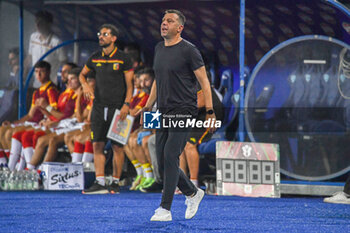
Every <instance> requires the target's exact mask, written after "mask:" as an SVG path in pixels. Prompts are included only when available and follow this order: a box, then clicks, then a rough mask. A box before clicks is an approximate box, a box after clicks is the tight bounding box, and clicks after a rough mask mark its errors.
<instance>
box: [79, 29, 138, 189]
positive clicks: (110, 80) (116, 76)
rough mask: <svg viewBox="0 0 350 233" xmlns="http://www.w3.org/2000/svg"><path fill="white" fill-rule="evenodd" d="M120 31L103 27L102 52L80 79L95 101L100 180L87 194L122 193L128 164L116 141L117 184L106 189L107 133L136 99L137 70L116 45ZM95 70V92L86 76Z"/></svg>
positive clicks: (94, 134) (94, 128)
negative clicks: (121, 182) (116, 115)
mask: <svg viewBox="0 0 350 233" xmlns="http://www.w3.org/2000/svg"><path fill="white" fill-rule="evenodd" d="M118 34H119V33H118V29H117V28H116V27H115V26H114V25H111V24H103V25H102V26H101V27H100V29H99V32H98V33H97V36H98V39H99V45H100V46H101V47H102V51H97V52H95V53H94V54H92V56H91V57H90V58H89V59H88V61H87V63H86V65H85V66H84V68H83V70H82V71H81V73H80V76H79V79H80V82H81V84H82V86H83V89H84V92H85V93H86V95H88V96H89V97H90V98H93V99H94V102H93V109H92V113H91V139H92V142H93V148H94V164H95V174H96V181H95V182H94V184H93V185H92V186H91V187H90V188H89V189H86V190H84V191H83V193H84V194H103V193H108V191H109V192H111V193H119V185H118V182H119V179H120V176H121V173H122V168H123V164H124V151H123V147H122V145H120V144H119V143H117V142H113V141H112V149H113V182H112V184H111V185H110V186H109V188H107V187H106V184H105V179H104V175H105V171H104V168H105V162H106V157H105V155H104V153H103V149H104V146H105V143H106V141H107V138H106V136H107V132H108V129H109V126H110V124H111V121H112V118H113V115H114V112H115V110H116V109H119V110H120V119H121V120H124V119H125V118H126V116H127V114H128V112H129V103H130V99H131V96H132V91H133V85H132V77H133V75H134V71H133V69H132V63H131V60H130V58H129V57H128V55H126V54H125V53H124V52H123V51H121V50H120V49H118V48H117V47H116V45H115V42H116V40H117V38H118ZM91 70H93V71H94V72H95V74H96V87H95V91H93V90H92V89H91V87H90V86H89V85H88V84H87V82H86V76H87V74H88V73H89V71H91Z"/></svg>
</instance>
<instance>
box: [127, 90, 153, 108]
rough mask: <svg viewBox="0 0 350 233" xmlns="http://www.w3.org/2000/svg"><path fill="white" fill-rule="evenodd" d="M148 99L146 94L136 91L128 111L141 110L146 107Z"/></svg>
mask: <svg viewBox="0 0 350 233" xmlns="http://www.w3.org/2000/svg"><path fill="white" fill-rule="evenodd" d="M148 97H149V94H147V93H146V92H144V91H138V92H137V93H136V95H134V96H133V97H132V98H131V101H130V109H134V108H137V109H141V108H143V107H144V106H145V105H146V103H147V100H148Z"/></svg>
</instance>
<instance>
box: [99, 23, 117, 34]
mask: <svg viewBox="0 0 350 233" xmlns="http://www.w3.org/2000/svg"><path fill="white" fill-rule="evenodd" d="M102 28H107V29H109V30H111V34H112V35H113V36H116V37H119V29H118V28H117V27H116V26H114V25H113V24H109V23H105V24H102V25H101V27H100V28H99V29H98V30H99V31H101V29H102Z"/></svg>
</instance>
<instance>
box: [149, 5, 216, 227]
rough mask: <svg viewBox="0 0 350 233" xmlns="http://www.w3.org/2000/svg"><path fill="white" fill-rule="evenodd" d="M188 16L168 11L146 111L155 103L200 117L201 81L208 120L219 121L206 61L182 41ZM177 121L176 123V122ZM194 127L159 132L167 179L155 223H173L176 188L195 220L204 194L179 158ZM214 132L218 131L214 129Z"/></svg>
mask: <svg viewBox="0 0 350 233" xmlns="http://www.w3.org/2000/svg"><path fill="white" fill-rule="evenodd" d="M185 21H186V19H185V16H184V15H183V14H182V13H181V12H180V11H178V10H167V11H165V15H164V17H163V19H162V23H161V36H162V37H163V39H164V41H162V42H159V43H158V44H157V46H156V48H155V55H154V64H153V68H154V71H155V77H156V80H155V82H154V83H153V86H152V90H151V94H150V97H149V99H148V101H147V104H146V106H145V108H144V109H143V111H149V110H150V108H151V106H152V105H153V103H154V102H155V100H156V99H157V106H158V109H159V110H160V112H161V113H162V115H163V117H164V115H177V114H178V115H179V114H181V115H191V116H192V117H193V118H195V117H196V114H197V92H196V91H197V88H196V82H197V81H198V82H199V84H200V85H201V88H202V90H203V94H204V98H205V107H206V110H207V117H206V118H207V119H210V120H212V121H214V120H215V113H214V111H213V104H212V96H211V90H210V84H209V81H208V78H207V75H206V70H205V67H204V62H203V59H202V57H201V55H200V53H199V51H198V49H197V48H196V47H195V46H194V45H193V44H191V43H190V42H188V41H186V40H184V39H182V38H181V32H182V30H183V28H184V24H185ZM175 120H176V119H175ZM191 130H192V128H191V127H188V128H182V129H174V128H166V129H164V128H163V129H161V130H157V132H156V153H157V160H158V164H159V170H160V171H159V172H160V174H161V175H162V176H163V177H162V178H163V194H162V201H161V204H160V207H159V208H158V209H157V210H156V211H155V214H154V215H153V216H152V218H151V221H171V220H172V216H171V212H170V208H171V204H172V201H173V197H174V191H175V188H176V186H178V187H179V189H180V190H181V191H182V193H183V194H184V195H186V199H187V200H186V204H187V209H186V214H185V218H186V219H191V218H193V217H194V215H195V214H196V212H197V210H198V206H199V204H200V202H201V200H202V199H203V196H204V192H203V190H201V189H197V188H196V187H195V186H194V185H193V184H192V182H191V181H190V180H189V178H188V177H187V176H186V175H185V174H184V173H183V172H182V171H181V170H180V168H179V156H180V154H181V152H182V151H183V149H184V146H185V144H186V141H187V139H188V135H189V132H190V131H191ZM210 130H211V131H214V130H215V129H214V127H212V128H211V129H210Z"/></svg>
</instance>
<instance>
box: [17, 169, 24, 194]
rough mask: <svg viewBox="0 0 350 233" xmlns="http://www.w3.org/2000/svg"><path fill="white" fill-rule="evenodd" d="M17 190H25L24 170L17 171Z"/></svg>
mask: <svg viewBox="0 0 350 233" xmlns="http://www.w3.org/2000/svg"><path fill="white" fill-rule="evenodd" d="M16 190H23V171H17V176H16Z"/></svg>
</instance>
